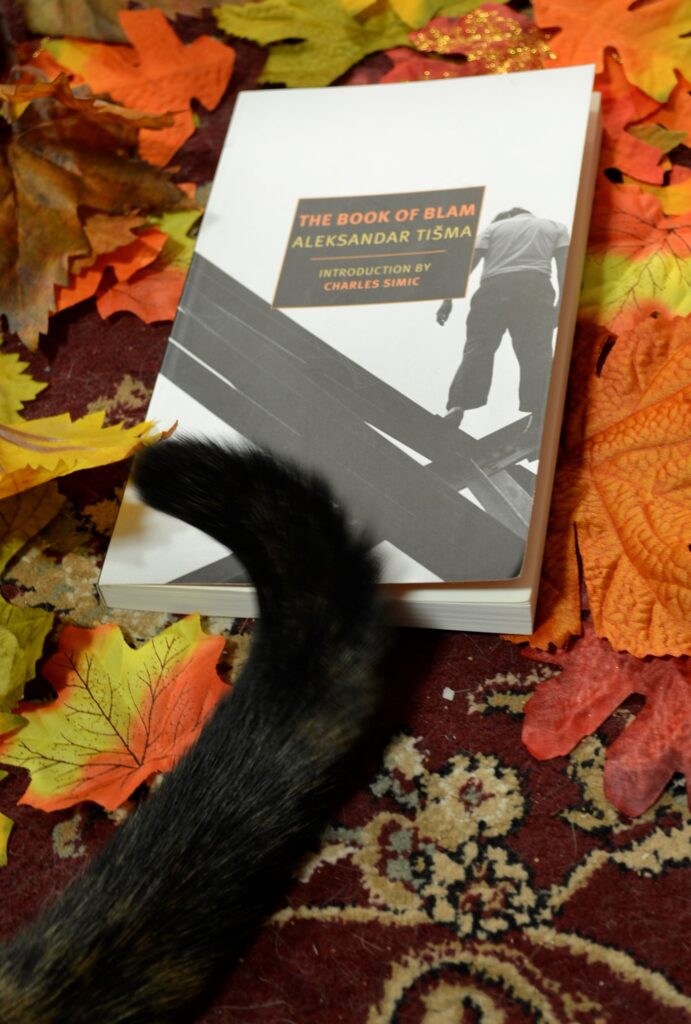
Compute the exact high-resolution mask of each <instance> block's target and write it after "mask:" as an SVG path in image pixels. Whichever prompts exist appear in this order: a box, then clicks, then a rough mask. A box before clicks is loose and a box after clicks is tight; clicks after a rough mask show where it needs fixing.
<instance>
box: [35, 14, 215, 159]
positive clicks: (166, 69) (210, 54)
mask: <svg viewBox="0 0 691 1024" xmlns="http://www.w3.org/2000/svg"><path fill="white" fill-rule="evenodd" d="M119 18H120V22H121V24H122V27H123V29H124V30H125V33H126V34H127V37H128V38H129V39H130V41H131V43H132V46H109V45H107V44H103V43H88V42H71V41H69V40H65V39H63V40H53V41H51V42H50V43H49V44H48V46H49V50H50V53H51V54H52V56H53V57H54V59H55V60H57V61H58V63H59V64H60V66H61V67H64V68H66V69H67V70H69V71H71V72H73V73H76V74H77V75H79V76H80V78H82V79H84V80H85V81H86V82H88V84H89V86H90V87H91V88H92V89H93V91H94V92H96V93H106V94H108V95H109V96H110V97H111V98H112V99H114V100H117V102H118V103H122V104H123V105H124V106H126V107H130V108H133V109H137V110H146V111H149V112H150V113H158V114H163V113H167V112H170V113H171V115H172V118H173V123H172V125H171V126H170V127H169V128H164V129H162V130H161V131H150V130H148V129H146V128H143V130H142V132H141V133H140V138H139V152H140V154H141V156H142V157H143V158H144V159H145V160H147V161H148V162H149V163H152V164H155V165H157V166H159V167H163V166H165V164H167V163H168V161H169V160H170V159H171V157H172V156H173V154H174V153H176V152H177V150H178V149H179V148H180V147H181V146H182V145H183V143H184V142H186V140H187V139H188V138H190V136H191V135H192V134H193V133H194V130H195V125H194V119H193V117H192V110H191V107H190V103H191V100H192V99H193V98H194V99H197V100H199V102H200V103H201V104H202V105H203V106H204V107H206V109H207V110H213V109H214V107H216V106H217V105H218V103H219V102H220V100H221V97H222V96H223V93H224V92H225V89H226V86H227V85H228V82H229V80H230V76H231V73H232V70H233V65H234V62H235V52H234V51H233V50H232V49H231V48H230V47H229V46H226V45H225V44H224V43H221V42H220V41H219V40H218V39H212V38H211V37H210V36H200V37H199V38H198V39H195V40H194V42H193V43H190V44H189V45H188V46H186V45H185V44H184V43H182V42H181V41H180V39H178V37H177V35H176V34H175V32H174V30H173V28H172V27H171V25H170V24H169V22H168V21H167V19H166V17H165V15H164V14H163V13H162V12H161V11H160V10H155V9H150V10H142V11H120V12H119Z"/></svg>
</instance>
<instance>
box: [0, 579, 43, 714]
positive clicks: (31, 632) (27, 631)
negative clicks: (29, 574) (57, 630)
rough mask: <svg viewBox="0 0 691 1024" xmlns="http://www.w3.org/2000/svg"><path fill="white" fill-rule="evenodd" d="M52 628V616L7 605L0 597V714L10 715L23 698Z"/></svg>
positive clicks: (39, 611)
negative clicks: (8, 712) (4, 712)
mask: <svg viewBox="0 0 691 1024" xmlns="http://www.w3.org/2000/svg"><path fill="white" fill-rule="evenodd" d="M52 628H53V613H52V612H47V611H44V609H43V608H23V607H20V606H17V605H13V604H8V603H7V601H5V600H4V599H3V598H1V597H0V711H10V710H11V709H12V708H13V707H15V705H16V704H18V703H19V701H20V700H21V699H22V697H23V696H24V687H25V685H26V684H27V683H28V682H29V681H30V680H31V679H33V678H34V676H35V674H36V662H37V661H38V659H39V658H40V657H41V655H42V654H43V645H44V644H45V641H46V637H47V636H48V634H49V633H50V631H51V629H52Z"/></svg>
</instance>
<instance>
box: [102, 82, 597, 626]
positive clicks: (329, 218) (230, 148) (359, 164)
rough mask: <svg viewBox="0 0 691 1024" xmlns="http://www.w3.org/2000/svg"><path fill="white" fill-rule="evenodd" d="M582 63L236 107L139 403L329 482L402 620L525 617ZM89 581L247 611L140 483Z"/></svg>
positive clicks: (577, 215) (571, 291)
mask: <svg viewBox="0 0 691 1024" xmlns="http://www.w3.org/2000/svg"><path fill="white" fill-rule="evenodd" d="M593 77H594V69H593V68H592V67H574V68H559V69H549V70H544V71H528V72H521V73H517V74H511V75H506V76H504V75H501V76H500V75H497V76H486V77H479V76H478V77H471V78H459V79H448V80H442V81H428V82H416V83H405V84H392V85H366V86H365V85H363V86H353V87H342V88H328V89H296V90H261V91H256V92H246V93H242V94H241V95H240V96H239V98H238V101H237V103H236V107H235V110H234V113H233V117H232V120H231V124H230V127H229V130H228V135H227V138H226V141H225V143H224V147H223V151H222V154H221V158H220V161H219V165H218V168H217V172H216V175H215V178H214V182H213V186H212V190H211V194H210V198H209V202H208V206H207V209H206V211H205V214H204V218H203V221H202V225H201V228H200V231H199V235H198V238H197V241H196V246H195V253H194V256H193V259H192V263H191V267H190V272H189V275H188V278H187V282H186V285H185V288H184V291H183V295H182V298H181V301H180V306H179V310H178V314H177V316H176V319H175V321H174V324H173V327H172V331H171V334H170V340H169V343H168V347H167V350H166V354H165V358H164V360H163V363H162V366H161V370H160V373H159V376H158V379H157V381H156V384H155V387H154V391H153V395H152V399H151V404H150V408H149V413H148V415H149V418H151V419H153V420H155V421H156V422H157V423H158V424H159V425H160V426H161V427H170V425H171V424H172V423H174V422H176V421H177V423H178V430H179V431H180V432H181V433H185V434H195V435H202V436H207V437H213V438H217V439H218V438H225V439H227V440H228V441H229V442H231V443H233V444H238V445H243V444H247V443H250V444H252V445H257V446H260V447H262V448H268V449H270V450H272V451H275V452H276V453H278V454H280V455H284V456H289V457H291V458H293V459H296V460H297V461H299V462H300V463H302V464H304V465H305V466H308V467H310V468H312V469H316V470H318V471H319V472H320V473H321V474H322V475H324V476H325V477H326V478H327V479H328V480H329V482H330V483H331V485H332V488H333V491H334V494H335V496H336V500H337V501H338V502H339V503H340V504H342V505H343V506H344V508H345V510H346V513H347V515H348V518H349V519H350V520H351V521H352V522H353V524H354V526H355V527H356V528H358V529H361V530H364V531H365V532H366V533H367V535H368V536H369V537H370V538H371V540H372V543H373V546H374V547H375V549H376V552H377V554H378V555H379V557H380V561H381V565H382V586H384V587H385V588H386V589H387V590H388V591H389V592H390V594H391V596H392V598H393V600H392V604H391V607H392V613H391V614H392V619H393V621H394V622H396V623H400V624H404V625H412V626H423V627H433V628H442V629H470V630H480V631H490V632H512V633H528V632H530V631H531V629H532V624H533V616H534V611H535V602H536V595H537V589H538V585H539V577H540V565H541V560H542V552H543V547H544V539H545V534H546V528H547V518H548V511H549V503H550V495H551V489H552V482H553V476H554V468H555V462H556V455H557V445H558V436H559V429H560V423H561V416H562V410H563V403H564V397H565V390H566V381H567V376H568V366H569V358H570V350H571V344H572V339H573V333H574V328H575V317H576V309H577V303H578V292H579V287H580V279H581V273H582V264H583V259H584V253H585V243H586V236H587V228H588V219H589V212H590V205H591V201H592V193H593V190H594V182H595V174H596V166H597V157H598V149H599V132H600V121H599V97H598V96H597V95H596V94H593ZM495 349H496V351H495ZM452 382H453V383H452ZM229 500H232V499H230V498H229ZM306 557H309V553H308V552H306ZM99 587H100V592H101V595H102V597H103V599H104V601H105V602H106V604H108V605H111V606H115V607H128V608H139V609H157V610H164V611H165V610H167V611H172V612H192V611H196V612H200V613H202V614H213V615H220V616H249V617H251V616H253V615H255V614H256V611H257V609H256V605H255V600H254V592H253V590H252V588H251V586H249V584H248V581H247V578H246V576H245V574H244V572H243V568H242V566H241V565H239V564H238V563H237V562H236V560H235V559H234V557H233V554H232V552H229V551H227V550H226V549H225V548H223V547H222V546H221V545H219V544H218V543H216V542H215V541H213V540H211V539H210V538H208V537H206V536H205V535H203V534H201V533H199V532H198V531H197V530H195V529H193V528H191V527H189V526H187V525H185V524H182V523H179V522H177V521H175V520H173V519H171V518H169V517H167V516H164V515H162V514H161V513H158V512H155V511H153V510H151V509H149V508H146V507H145V506H144V505H143V504H142V503H141V502H140V501H139V500H138V498H137V495H136V492H135V490H134V488H133V487H131V486H128V487H127V489H126V492H125V495H124V499H123V502H122V506H121V509H120V512H119V516H118V520H117V523H116V527H115V530H114V533H113V537H112V540H111V543H110V546H109V549H108V552H107V555H106V559H105V562H104V565H103V569H102V572H101V576H100V581H99Z"/></svg>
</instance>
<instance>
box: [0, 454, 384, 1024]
mask: <svg viewBox="0 0 691 1024" xmlns="http://www.w3.org/2000/svg"><path fill="white" fill-rule="evenodd" d="M134 477H135V481H136V484H137V486H138V488H139V490H140V493H141V495H142V497H143V498H144V500H145V501H147V502H148V503H150V504H151V505H152V506H153V507H155V508H157V509H160V510H162V511H164V512H167V513H168V514H170V515H173V516H176V517H178V518H180V519H182V520H184V521H185V522H188V523H191V524H192V525H194V526H196V527H198V528H200V529H202V530H204V531H205V532H206V533H208V534H210V535H211V536H213V537H215V538H216V539H217V540H219V541H220V542H221V543H223V544H225V545H226V546H228V547H229V548H230V549H231V550H232V551H233V552H234V553H235V554H236V555H237V556H238V558H240V559H241V560H242V561H243V562H244V564H245V566H246V567H247V569H248V572H249V574H250V576H251V578H252V582H253V583H254V585H255V587H256V590H257V595H258V603H259V608H260V619H259V620H258V623H257V626H256V632H255V634H254V635H253V640H252V647H251V652H250V657H249V659H248V661H247V663H246V665H245V668H244V669H243V671H242V673H241V675H240V678H239V679H238V681H237V683H236V685H235V687H234V688H233V690H232V692H231V693H230V695H229V696H228V697H225V698H223V699H222V700H221V701H220V702H219V704H218V705H217V707H216V710H215V711H214V713H213V715H212V716H211V718H210V719H209V720H208V722H207V724H206V725H205V726H204V729H203V731H202V733H201V736H200V738H199V739H198V741H197V743H196V744H195V745H194V746H193V747H192V748H191V749H190V750H189V751H188V752H187V753H186V754H185V755H184V756H183V757H182V758H181V760H180V761H179V762H178V764H177V766H176V767H175V769H174V770H173V771H172V772H171V773H170V774H169V775H167V776H166V777H165V778H164V781H163V783H162V785H161V786H160V787H159V788H158V789H157V791H156V792H155V793H153V794H152V795H151V796H150V797H148V798H147V799H146V800H145V801H144V802H143V803H142V805H141V806H140V807H139V809H138V810H137V811H136V812H135V813H134V814H133V815H132V817H131V818H130V819H129V820H128V821H127V822H126V823H125V824H124V825H123V826H122V827H121V828H120V829H119V830H118V831H117V833H116V835H115V837H114V839H113V840H112V842H110V844H108V845H107V846H106V847H105V848H104V849H103V850H102V851H101V853H100V854H99V855H97V856H96V857H95V858H94V860H93V861H92V862H91V864H90V865H89V866H88V867H87V869H86V870H85V872H84V873H83V874H82V875H81V876H79V877H78V879H77V880H76V881H75V882H74V883H72V884H71V885H70V886H68V887H67V889H66V890H65V891H64V892H63V893H62V894H61V896H60V897H59V898H58V900H57V901H56V902H55V903H54V904H53V905H52V906H49V907H48V909H47V910H45V911H44V912H43V913H42V914H41V916H39V918H37V919H36V920H35V921H34V922H33V923H32V924H31V925H30V926H29V927H28V928H27V929H26V930H25V931H23V932H21V933H20V934H19V936H18V937H17V938H15V939H14V940H13V941H12V942H11V943H10V944H9V945H8V946H6V947H5V948H4V950H0V1020H1V1021H2V1022H3V1024H66V1022H67V1021H69V1022H70V1024H103V1022H104V1021H107V1022H108V1024H154V1022H156V1024H166V1022H172V1021H177V1020H184V1021H186V1022H189V1021H191V1020H192V1019H194V1010H195V1007H196V1006H197V1005H198V1000H199V999H200V998H203V997H204V994H205V993H207V990H208V988H209V985H210V984H212V983H213V981H214V979H215V978H216V976H217V974H218V972H219V971H220V970H221V969H222V968H223V967H225V966H227V965H228V963H229V961H230V960H232V959H233V958H234V957H236V956H237V955H238V953H239V952H240V951H241V950H242V949H243V947H244V946H245V945H246V943H247V941H248V939H249V938H250V937H251V936H252V935H253V934H254V933H255V931H256V930H257V928H258V926H259V924H260V923H261V922H262V920H263V919H264V918H265V916H266V915H267V914H269V913H270V912H271V911H272V910H273V909H274V907H275V906H276V903H277V901H278V899H279V898H280V896H281V893H282V892H283V891H284V889H285V887H286V885H287V884H288V883H289V881H290V875H291V872H292V869H293V868H294V866H295V863H296V860H297V858H298V857H299V856H300V854H301V853H303V852H304V851H305V849H306V847H308V845H309V844H310V843H311V842H313V841H314V840H315V838H316V837H317V836H318V834H319V832H320V830H321V828H322V827H323V826H324V824H325V821H326V820H327V817H328V814H329V811H330V810H332V809H333V806H334V802H335V800H336V799H337V797H338V795H339V793H341V792H342V789H343V786H344V784H346V783H347V781H348V778H349V776H352V772H353V768H354V766H355V764H356V760H357V756H358V753H359V752H361V751H362V748H363V744H364V743H365V741H366V739H367V738H368V737H369V735H370V733H371V731H372V726H373V724H374V722H375V721H376V716H377V710H378V706H379V703H380V697H381V690H382V683H381V679H380V676H379V672H378V668H377V666H378V662H379V659H380V654H381V649H382V633H383V629H382V625H381V621H382V616H381V611H380V608H379V604H378V599H377V596H376V593H375V584H376V579H377V573H376V566H375V564H374V562H373V560H372V558H371V557H370V555H369V554H368V551H367V544H366V543H365V542H364V541H363V540H362V539H360V538H358V537H356V536H354V535H353V534H352V533H351V531H350V530H349V528H348V526H347V524H346V522H345V521H344V517H343V515H342V513H341V512H340V511H339V509H338V507H337V506H336V504H335V503H334V499H333V497H332V495H331V494H330V492H329V490H328V488H326V487H325V485H324V484H322V483H321V482H320V481H319V480H317V479H316V478H314V477H313V476H310V475H309V474H303V473H301V472H299V471H298V470H297V469H295V468H294V467H292V466H290V465H287V464H282V463H278V462H276V461H274V460H273V459H272V458H270V457H269V456H267V455H265V454H262V453H259V452H256V451H238V450H233V449H230V448H228V447H226V446H224V445H221V444H215V443H211V442H205V441H197V440H191V439H183V440H178V439H172V440H168V441H164V442H160V443H159V444H156V445H154V446H152V447H150V448H147V449H145V450H144V451H143V452H142V453H141V454H140V455H139V456H138V459H137V461H136V463H135V472H134Z"/></svg>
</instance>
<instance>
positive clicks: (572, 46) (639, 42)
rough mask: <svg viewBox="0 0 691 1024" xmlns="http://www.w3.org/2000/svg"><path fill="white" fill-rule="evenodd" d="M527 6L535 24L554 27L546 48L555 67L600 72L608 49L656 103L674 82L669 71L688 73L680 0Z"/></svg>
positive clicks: (686, 18)
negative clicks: (587, 67)
mask: <svg viewBox="0 0 691 1024" xmlns="http://www.w3.org/2000/svg"><path fill="white" fill-rule="evenodd" d="M533 10H534V12H535V20H536V21H537V24H538V25H539V26H540V28H542V29H544V30H555V31H554V32H553V33H552V34H551V37H550V46H551V47H552V49H553V50H554V53H555V54H556V58H557V59H556V63H557V64H559V65H565V64H592V63H594V64H595V66H596V68H597V70H598V71H602V70H603V54H604V52H605V50H606V49H607V48H608V47H613V48H614V49H615V50H616V51H617V53H618V54H619V56H620V57H621V59H622V61H623V62H624V67H625V68H626V73H627V77H628V78H629V80H630V81H631V82H633V83H634V85H637V86H638V87H639V89H642V90H643V92H645V93H647V94H648V95H649V96H653V97H654V98H655V99H657V100H660V101H664V100H666V99H667V97H668V96H669V94H670V92H671V91H672V89H673V88H674V86H675V83H676V78H675V74H674V72H675V70H679V71H681V72H682V73H683V74H685V75H686V76H687V77H691V47H689V44H688V39H687V38H685V37H686V36H688V34H689V32H691V10H689V7H688V4H684V3H683V2H680V0H644V2H642V3H631V0H579V2H578V3H574V2H573V0H534V2H533Z"/></svg>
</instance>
